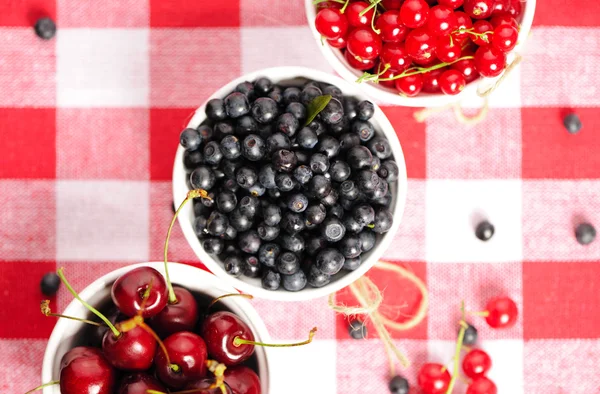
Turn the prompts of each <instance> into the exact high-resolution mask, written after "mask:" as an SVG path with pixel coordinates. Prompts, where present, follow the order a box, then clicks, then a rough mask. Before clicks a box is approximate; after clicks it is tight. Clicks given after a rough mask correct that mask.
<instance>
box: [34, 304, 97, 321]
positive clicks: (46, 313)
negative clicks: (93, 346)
mask: <svg viewBox="0 0 600 394" xmlns="http://www.w3.org/2000/svg"><path fill="white" fill-rule="evenodd" d="M40 311H41V312H42V314H43V315H44V316H46V317H49V316H53V317H60V318H63V319H70V320H76V321H80V322H82V323H86V324H91V325H94V326H98V327H102V324H100V323H98V322H95V321H91V320H87V319H80V318H78V317H73V316H67V315H61V314H60V313H52V309H50V300H42V302H41V303H40Z"/></svg>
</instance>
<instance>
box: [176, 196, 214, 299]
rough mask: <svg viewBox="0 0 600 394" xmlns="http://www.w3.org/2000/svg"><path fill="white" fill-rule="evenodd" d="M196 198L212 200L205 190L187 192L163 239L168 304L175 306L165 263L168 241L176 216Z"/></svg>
mask: <svg viewBox="0 0 600 394" xmlns="http://www.w3.org/2000/svg"><path fill="white" fill-rule="evenodd" d="M197 197H201V198H207V199H209V200H212V199H211V198H210V197H209V196H208V193H207V192H206V190H204V189H194V190H190V191H189V192H188V194H187V196H186V197H185V200H183V202H182V203H181V205H180V206H179V208H177V211H175V215H173V219H171V224H170V225H169V231H167V238H166V239H165V277H166V278H167V287H168V289H169V303H170V304H175V303H176V302H177V296H176V295H175V291H174V290H173V284H172V283H171V278H170V277H169V267H168V264H167V261H168V259H167V253H168V250H169V239H170V238H171V230H173V226H174V225H175V220H177V216H179V212H181V210H182V209H183V207H184V206H185V204H187V203H188V201H190V200H193V199H194V198H197Z"/></svg>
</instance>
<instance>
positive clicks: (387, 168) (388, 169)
mask: <svg viewBox="0 0 600 394" xmlns="http://www.w3.org/2000/svg"><path fill="white" fill-rule="evenodd" d="M399 172H400V171H399V170H398V165H397V164H396V162H395V161H393V160H386V161H384V162H383V163H381V166H380V167H379V170H378V171H377V174H378V175H379V177H380V178H381V179H384V180H385V181H387V182H388V183H392V182H396V181H397V180H398V173H399Z"/></svg>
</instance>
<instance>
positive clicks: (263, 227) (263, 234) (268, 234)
mask: <svg viewBox="0 0 600 394" xmlns="http://www.w3.org/2000/svg"><path fill="white" fill-rule="evenodd" d="M256 231H257V232H258V236H259V237H260V239H262V240H263V241H273V240H275V238H277V237H278V236H279V227H276V226H273V227H272V226H268V225H267V224H266V223H265V222H262V223H260V224H259V225H258V227H257V228H256Z"/></svg>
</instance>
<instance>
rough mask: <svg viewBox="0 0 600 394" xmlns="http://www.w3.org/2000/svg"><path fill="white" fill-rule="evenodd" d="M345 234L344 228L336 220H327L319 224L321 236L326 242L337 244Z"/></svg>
mask: <svg viewBox="0 0 600 394" xmlns="http://www.w3.org/2000/svg"><path fill="white" fill-rule="evenodd" d="M345 234H346V228H345V227H344V225H343V224H342V222H341V221H340V220H339V219H337V218H327V219H325V220H324V221H323V223H321V235H323V237H324V238H325V239H326V240H327V241H328V242H338V241H340V240H341V239H342V238H343V237H344V235H345Z"/></svg>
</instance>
